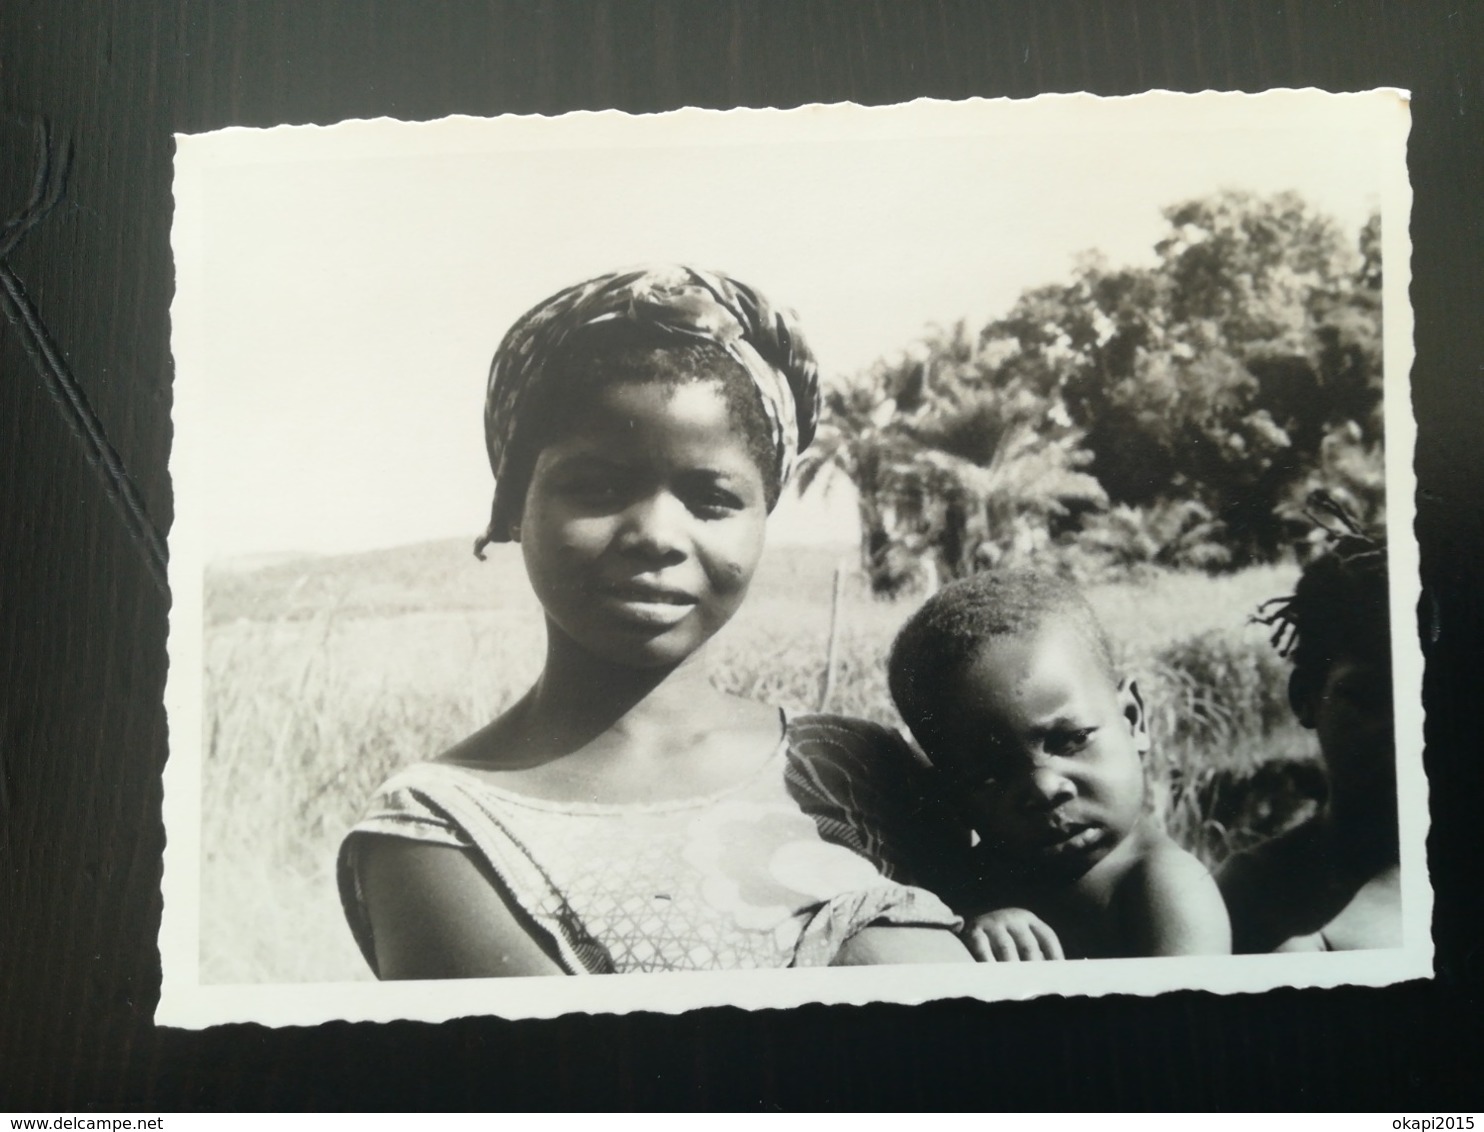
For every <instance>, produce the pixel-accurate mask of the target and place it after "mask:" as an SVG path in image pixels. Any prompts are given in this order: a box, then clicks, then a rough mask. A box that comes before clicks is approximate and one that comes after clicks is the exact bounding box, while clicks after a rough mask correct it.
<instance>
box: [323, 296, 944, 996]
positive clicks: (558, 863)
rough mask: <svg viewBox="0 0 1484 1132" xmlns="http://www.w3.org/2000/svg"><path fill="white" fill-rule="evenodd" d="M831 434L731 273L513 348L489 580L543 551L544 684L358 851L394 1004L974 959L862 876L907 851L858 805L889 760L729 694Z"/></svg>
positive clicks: (359, 833)
mask: <svg viewBox="0 0 1484 1132" xmlns="http://www.w3.org/2000/svg"><path fill="white" fill-rule="evenodd" d="M817 414H818V393H817V382H816V371H815V365H814V360H813V358H812V356H811V355H810V353H809V350H808V348H807V347H806V346H805V345H804V342H803V339H802V338H801V337H800V336H799V333H798V328H797V327H796V326H795V325H794V324H793V321H792V319H791V318H790V317H789V316H787V315H786V314H784V313H783V312H780V311H778V310H776V309H774V308H772V307H771V306H769V304H768V303H767V301H766V300H765V299H764V298H763V297H762V296H761V295H759V294H758V293H757V292H755V291H753V290H751V289H749V288H747V287H745V286H743V285H742V284H740V283H737V282H736V281H735V280H731V279H728V278H727V277H725V276H722V275H718V274H715V273H708V272H701V271H695V270H692V269H689V268H683V267H666V268H657V269H652V270H647V271H631V272H625V273H620V274H614V275H605V276H602V277H599V278H597V279H593V280H590V281H588V282H586V283H583V284H579V285H578V286H575V287H571V288H568V289H567V290H565V291H562V292H561V293H559V294H557V295H555V296H553V297H552V298H550V299H548V300H547V301H545V302H544V303H541V304H540V305H538V306H537V307H536V308H534V309H533V310H532V311H530V312H529V313H528V314H526V315H525V316H524V317H523V318H522V319H521V320H519V321H518V322H517V323H516V325H515V326H514V327H513V328H512V329H511V331H510V333H509V334H508V335H506V337H505V339H504V341H503V342H502V344H501V346H500V349H499V351H498V352H497V353H496V355H495V360H494V363H493V365H492V367H491V372H490V380H489V388H488V398H487V401H486V410H485V431H486V438H487V443H488V448H489V455H490V463H491V466H492V468H493V469H494V472H495V478H496V486H495V499H494V505H493V510H492V513H491V518H490V524H489V528H488V530H487V531H486V533H485V535H484V537H483V538H481V539H480V540H479V542H478V543H477V544H476V546H475V552H476V553H480V552H481V551H482V550H483V549H484V547H485V546H486V545H488V544H489V543H492V542H494V543H498V542H515V543H518V544H519V545H520V552H521V554H522V556H523V557H524V560H525V566H526V572H527V574H528V576H529V578H530V581H531V585H532V587H533V589H534V590H535V593H536V596H537V598H539V600H540V602H541V605H542V606H543V608H544V610H545V617H546V628H547V647H546V657H545V663H544V665H543V668H542V670H541V674H540V676H539V678H538V679H537V680H536V683H535V684H534V685H533V686H532V687H531V689H530V690H529V691H528V692H527V693H526V694H525V695H524V696H523V697H521V699H520V700H519V701H517V702H516V703H515V705H514V706H513V707H511V708H510V709H509V710H508V711H506V712H505V713H504V714H503V715H501V716H500V717H499V718H497V719H495V720H494V721H492V722H491V723H489V724H488V725H487V726H485V727H483V728H481V729H480V730H479V731H477V732H476V733H475V734H473V735H471V736H469V737H468V738H467V739H465V740H464V741H463V742H461V743H459V744H457V745H456V746H455V747H454V748H453V749H452V750H449V751H447V752H445V753H444V754H443V755H441V756H440V757H439V758H437V759H435V760H434V761H432V762H421V763H415V764H413V765H412V766H409V767H407V768H406V769H405V770H403V771H402V772H400V773H398V774H397V775H395V776H394V777H393V778H392V779H391V780H390V781H389V782H387V783H386V784H385V785H384V786H383V787H382V789H381V790H380V791H379V792H378V794H377V795H376V796H375V797H374V798H373V800H372V802H371V805H370V806H369V807H368V810H367V813H366V815H365V817H364V818H363V819H362V820H361V822H360V823H358V824H357V825H356V827H355V828H354V829H353V830H352V831H351V833H350V834H349V835H348V837H347V838H346V840H345V842H344V844H343V846H342V849H341V855H340V888H341V898H342V902H343V904H344V907H345V912H346V916H347V918H348V920H349V922H350V925H351V929H352V932H353V934H354V935H355V937H356V940H357V942H358V943H359V944H360V946H361V949H362V952H363V954H364V955H365V956H366V960H367V962H368V963H369V964H370V965H371V968H372V970H373V971H374V972H376V974H377V975H378V976H379V977H381V978H458V977H466V976H490V975H527V974H557V973H569V974H579V973H600V972H623V971H654V970H681V969H692V970H694V969H720V968H738V967H785V966H800V965H819V964H827V963H863V962H907V961H912V962H916V961H924V962H926V961H939V960H941V961H957V960H962V961H968V960H969V956H968V954H967V952H966V951H965V950H964V949H963V946H962V945H961V944H960V943H959V941H958V939H957V937H956V936H955V935H954V929H955V928H956V927H957V926H958V921H957V919H956V917H955V916H954V915H953V914H952V913H951V912H950V911H949V909H948V908H947V907H946V906H944V905H943V903H942V902H941V901H940V900H938V899H937V898H936V897H935V896H933V895H932V894H930V893H928V892H925V891H922V890H920V889H914V888H909V887H906V886H904V885H901V884H897V883H894V882H893V881H892V880H891V879H889V877H888V876H887V875H884V874H883V872H882V871H880V870H878V868H876V867H875V866H873V865H871V864H870V863H869V862H868V861H867V859H866V857H865V855H864V854H863V853H862V852H861V851H860V848H859V847H860V846H865V845H870V844H876V843H878V842H879V841H880V836H879V834H878V833H877V832H876V829H875V823H876V821H877V818H876V817H875V815H873V814H872V813H870V812H867V810H866V809H865V808H864V807H863V805H862V804H861V801H860V799H861V798H862V797H864V795H859V796H858V795H856V794H854V793H852V792H851V791H849V790H845V789H836V788H834V787H833V786H832V785H831V784H835V785H838V778H839V775H838V764H845V763H849V762H850V761H851V760H858V759H863V758H869V757H870V754H871V752H872V751H873V750H874V749H876V748H877V747H878V746H879V744H880V743H881V742H883V741H884V740H885V739H886V738H888V736H887V733H886V732H885V731H884V730H882V729H875V730H872V729H871V728H870V727H869V726H868V725H864V724H857V723H854V722H853V721H849V720H826V719H807V718H806V719H802V720H787V719H784V718H783V716H782V713H781V712H780V711H779V709H777V708H776V707H769V706H766V705H763V704H758V703H753V702H751V701H748V700H743V699H740V698H738V697H735V696H731V695H726V694H724V693H722V692H720V691H718V690H717V689H715V688H714V687H713V686H712V685H711V683H710V681H709V679H708V677H707V671H706V665H705V663H704V657H705V650H706V646H707V644H708V643H709V642H710V640H711V638H712V637H713V636H714V635H715V633H716V632H717V631H718V630H719V629H720V628H721V627H722V626H723V625H725V624H726V623H727V621H728V620H729V619H730V618H731V616H732V615H733V613H735V612H736V610H737V608H738V606H739V605H740V604H741V602H742V600H743V599H744V598H745V596H746V594H747V589H748V584H749V582H750V581H751V579H752V575H753V571H754V569H755V568H756V566H757V563H758V559H759V556H760V555H761V553H762V549H763V533H764V526H765V521H766V519H767V515H768V513H769V511H771V510H772V507H773V505H774V503H776V502H777V500H778V497H779V493H780V492H781V490H782V488H783V485H784V483H785V482H786V481H787V478H788V474H789V469H790V468H791V466H792V464H793V461H794V459H795V456H796V454H797V453H798V452H799V451H800V450H801V449H802V448H803V447H804V446H805V445H806V444H807V443H808V442H809V438H810V436H811V434H812V433H813V430H814V424H815V420H816V417H817Z"/></svg>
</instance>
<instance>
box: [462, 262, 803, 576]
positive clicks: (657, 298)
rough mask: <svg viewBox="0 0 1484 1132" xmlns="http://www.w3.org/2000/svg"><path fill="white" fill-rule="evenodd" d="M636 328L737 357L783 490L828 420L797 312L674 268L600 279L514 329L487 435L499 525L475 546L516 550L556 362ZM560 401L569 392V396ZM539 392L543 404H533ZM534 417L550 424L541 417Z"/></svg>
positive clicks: (496, 378)
mask: <svg viewBox="0 0 1484 1132" xmlns="http://www.w3.org/2000/svg"><path fill="white" fill-rule="evenodd" d="M614 322H627V323H632V324H635V325H637V326H641V327H644V328H646V329H651V330H653V331H655V332H657V334H658V335H659V336H660V337H673V338H674V339H675V341H676V344H677V345H678V344H683V343H686V342H710V343H714V344H715V345H717V346H720V347H721V348H722V349H724V350H725V351H726V352H727V354H729V355H730V356H731V357H732V358H734V359H735V360H736V361H737V362H738V363H739V364H740V365H741V366H742V368H743V369H744V370H746V371H747V374H748V376H749V377H751V378H752V381H753V384H754V385H755V386H756V387H757V391H758V394H759V400H760V401H761V402H762V407H763V412H764V414H765V415H766V417H767V420H768V424H769V426H770V428H771V429H772V433H773V451H774V456H775V458H776V460H777V465H776V470H777V473H778V482H779V485H780V486H781V485H783V484H784V483H787V482H788V478H789V475H790V474H791V473H792V471H793V467H794V461H795V458H796V457H797V455H798V453H800V452H802V451H803V450H804V449H805V448H806V447H808V445H809V442H810V441H811V440H813V439H814V429H815V426H816V424H817V423H818V421H819V370H818V367H817V366H816V365H815V362H814V355H813V354H812V353H810V351H809V347H808V345H807V344H806V343H805V342H804V339H803V337H802V336H801V335H800V333H799V330H798V326H797V325H796V323H795V321H794V318H793V315H792V313H791V312H788V311H784V310H781V309H779V308H776V307H773V306H772V305H770V304H769V303H768V301H767V299H765V298H763V296H762V295H760V294H758V292H756V291H754V290H753V289H752V288H750V287H747V286H745V285H744V284H742V283H738V282H737V281H736V280H735V279H729V278H728V277H727V276H725V275H722V274H721V273H720V272H714V271H698V270H696V269H695V268H691V267H681V266H664V267H651V268H641V269H635V270H632V271H623V272H615V273H613V274H609V275H600V276H599V277H598V278H596V279H590V280H588V281H587V282H586V283H579V284H577V285H576V286H574V287H568V288H567V289H566V290H565V291H561V292H559V293H557V294H555V295H553V296H552V297H551V298H549V299H547V300H546V301H545V302H543V303H540V304H538V305H537V306H535V307H534V308H532V309H531V310H529V311H527V312H526V313H525V314H524V315H523V316H522V317H521V318H520V319H519V320H518V321H517V322H516V323H515V325H514V326H512V327H511V328H510V332H509V333H508V334H506V335H505V339H504V341H502V342H501V343H500V348H499V349H498V350H497V351H496V352H495V359H494V361H493V362H492V363H491V365H490V374H489V385H488V390H487V393H486V395H485V402H484V436H485V444H486V446H487V447H488V449H489V457H490V468H491V469H492V470H493V471H494V473H495V501H494V505H493V507H492V508H491V511H490V524H489V527H488V528H487V529H486V530H485V533H484V535H483V536H482V537H481V538H480V539H479V540H478V541H477V542H475V544H474V553H475V554H477V555H479V556H480V557H483V551H484V548H485V546H487V545H488V544H489V543H492V542H509V541H510V539H511V525H512V523H513V522H514V521H515V520H516V519H517V518H518V517H519V515H520V511H521V507H522V506H523V505H524V503H525V499H524V493H525V490H526V486H527V484H528V482H529V479H530V471H531V468H530V467H529V466H525V465H529V464H531V463H532V462H533V461H534V460H535V456H536V453H535V452H533V451H530V448H531V446H530V445H529V444H523V443H521V438H522V436H524V435H527V434H529V432H530V430H531V429H532V428H533V427H534V425H535V422H533V421H531V420H529V419H527V418H528V417H530V416H531V415H533V414H532V413H531V412H530V411H529V410H530V409H531V408H532V406H534V405H535V404H537V403H539V404H541V405H549V406H560V405H561V404H562V403H563V400H564V399H563V398H561V397H560V396H557V397H552V396H550V394H551V393H552V392H553V390H551V389H549V388H545V386H546V385H547V384H548V383H549V382H552V381H560V380H562V379H563V378H564V376H565V375H566V369H565V367H563V366H560V365H557V366H553V365H551V364H550V363H551V362H552V360H553V359H554V358H555V357H557V356H558V354H559V353H560V352H561V350H562V348H563V347H564V346H566V345H567V344H568V343H569V342H571V341H572V339H573V338H574V337H576V336H578V335H579V333H580V332H581V331H583V330H585V329H587V328H589V327H597V326H602V325H605V324H611V323H614ZM556 392H560V391H559V390H558V391H556ZM536 393H539V394H540V396H533V394H536ZM534 415H538V416H539V415H541V414H540V413H539V412H537V413H535V414H534Z"/></svg>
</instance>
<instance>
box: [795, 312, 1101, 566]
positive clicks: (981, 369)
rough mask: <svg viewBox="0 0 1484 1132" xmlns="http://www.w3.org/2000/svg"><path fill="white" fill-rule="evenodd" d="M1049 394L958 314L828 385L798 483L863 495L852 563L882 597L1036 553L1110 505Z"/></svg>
mask: <svg viewBox="0 0 1484 1132" xmlns="http://www.w3.org/2000/svg"><path fill="white" fill-rule="evenodd" d="M1090 459H1091V457H1090V455H1089V454H1088V453H1087V452H1086V451H1085V450H1084V449H1083V448H1082V447H1081V433H1080V432H1078V431H1077V430H1076V429H1074V428H1073V427H1072V425H1071V423H1070V421H1069V420H1068V419H1067V417H1066V414H1065V412H1064V410H1063V409H1062V406H1061V404H1060V401H1059V400H1056V399H1055V398H1054V397H1048V396H1046V395H1044V394H1041V393H1038V392H1037V391H1035V390H1034V389H1032V388H1031V387H1030V386H1029V385H1028V384H1026V383H1025V382H1023V381H1021V380H1019V379H1017V378H1014V377H1007V376H1006V375H1005V374H1004V373H1003V372H1002V371H1000V370H998V369H997V368H996V367H995V366H994V365H993V363H992V361H991V360H990V359H989V358H988V357H987V356H986V354H985V353H984V352H983V350H982V349H981V347H980V346H979V345H978V344H976V343H975V341H974V340H973V339H971V338H970V337H969V335H968V334H967V332H966V330H965V327H964V325H963V323H962V322H960V323H959V324H957V325H956V326H955V327H953V329H952V330H950V331H947V332H943V331H938V332H936V333H934V334H932V335H930V336H929V337H928V338H927V339H926V340H925V341H924V342H923V343H922V344H921V348H920V349H919V350H918V351H916V354H915V355H914V356H909V357H906V358H902V359H899V360H897V361H895V362H891V363H878V364H877V365H875V366H873V367H871V368H870V369H869V370H866V371H865V372H863V373H860V374H857V375H855V376H853V377H851V378H847V379H845V380H844V381H842V382H839V383H837V384H835V385H833V386H832V387H830V388H828V389H827V390H826V392H825V397H824V411H823V414H822V421H821V425H820V430H819V435H818V438H817V439H816V441H815V445H814V447H813V448H812V449H811V450H810V452H809V453H807V454H806V456H805V458H804V460H803V461H802V463H801V466H800V470H799V472H800V489H801V490H808V489H809V487H810V486H811V485H812V484H813V483H814V482H815V481H816V480H817V479H818V478H819V477H820V475H821V474H822V473H824V472H825V471H826V470H832V471H835V472H838V473H841V474H844V475H845V476H847V477H848V478H849V479H850V480H851V482H852V483H854V485H855V487H856V491H857V493H858V496H859V500H860V517H861V564H862V566H863V567H864V568H865V570H866V572H867V575H868V577H869V578H870V579H871V586H872V589H873V590H874V591H875V592H876V593H878V594H885V595H891V594H896V593H899V592H901V591H902V590H904V589H906V588H908V587H909V586H911V585H914V584H919V585H920V584H922V583H923V582H927V583H928V584H929V585H932V584H934V583H935V582H936V580H937V579H938V578H959V577H964V576H966V575H968V574H972V573H973V572H974V571H975V570H978V569H982V568H984V567H985V566H990V565H996V564H999V563H1002V562H1010V561H1017V560H1023V559H1027V558H1031V557H1034V556H1036V555H1037V554H1039V553H1042V552H1044V551H1045V550H1046V549H1047V548H1048V547H1049V545H1050V544H1051V542H1052V541H1053V539H1054V537H1055V536H1056V534H1057V533H1058V531H1059V530H1060V529H1062V528H1064V527H1068V526H1070V525H1072V524H1073V523H1074V522H1075V520H1076V519H1077V518H1078V517H1079V516H1080V515H1081V514H1083V513H1085V512H1087V511H1089V510H1093V509H1097V508H1101V507H1103V506H1105V505H1106V502H1107V500H1106V497H1105V495H1104V493H1103V490H1102V488H1101V487H1100V486H1099V484H1098V482H1097V480H1096V479H1094V478H1093V477H1092V476H1090V475H1088V474H1087V473H1085V472H1083V471H1081V470H1080V469H1081V468H1082V467H1084V466H1085V465H1086V464H1087V463H1088V462H1089V460H1090Z"/></svg>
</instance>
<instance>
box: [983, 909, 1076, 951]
mask: <svg viewBox="0 0 1484 1132" xmlns="http://www.w3.org/2000/svg"><path fill="white" fill-rule="evenodd" d="M964 942H965V943H966V944H968V947H969V953H970V954H971V955H973V956H974V958H975V959H977V960H979V962H981V963H1017V962H1020V961H1021V960H1027V961H1032V960H1036V959H1064V958H1066V956H1065V955H1064V954H1063V952H1062V947H1061V940H1059V939H1057V938H1056V933H1055V932H1054V931H1052V930H1051V928H1050V927H1048V926H1047V924H1046V922H1045V921H1044V920H1042V919H1041V917H1039V916H1037V915H1036V914H1035V913H1033V912H1027V911H1026V910H1025V909H1024V908H997V909H995V910H994V911H993V912H985V913H983V914H982V915H978V916H975V917H973V918H972V919H970V920H969V922H968V926H967V927H966V928H965V929H964Z"/></svg>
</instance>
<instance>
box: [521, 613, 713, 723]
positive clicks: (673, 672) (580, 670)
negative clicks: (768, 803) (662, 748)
mask: <svg viewBox="0 0 1484 1132" xmlns="http://www.w3.org/2000/svg"><path fill="white" fill-rule="evenodd" d="M704 653H705V647H704V646H703V647H702V648H700V649H697V650H696V651H695V652H693V653H692V654H691V655H690V656H688V657H686V658H685V660H683V661H681V662H680V663H679V664H677V665H673V666H668V667H660V668H634V667H631V666H629V665H620V664H613V663H611V662H609V661H606V660H603V659H602V658H600V657H597V656H594V655H593V654H592V653H590V652H588V651H587V650H586V649H583V648H581V647H580V646H578V645H577V644H575V643H574V642H573V641H572V640H571V638H570V637H568V636H567V635H566V634H565V633H563V632H562V631H561V630H560V629H558V628H557V627H556V626H554V625H548V627H547V645H546V663H545V665H544V666H543V667H542V670H541V675H540V677H539V678H538V679H537V680H536V683H535V686H534V687H532V689H531V690H530V692H528V693H527V694H526V697H525V699H524V701H523V702H522V704H521V706H520V711H521V713H522V717H523V718H522V724H523V729H524V730H526V731H527V733H528V734H530V735H532V736H533V737H535V736H539V738H540V742H541V745H542V746H549V747H550V748H552V749H556V750H560V751H565V752H570V751H574V750H577V749H578V748H580V747H584V746H586V745H588V744H589V743H591V742H592V741H593V740H594V739H596V738H598V737H599V736H601V735H603V734H605V733H611V734H613V735H614V737H615V738H639V737H642V736H644V735H646V734H651V733H659V732H673V731H674V730H675V728H676V727H677V726H679V727H693V726H695V724H696V721H697V720H705V719H714V717H715V702H716V701H719V700H723V699H725V698H726V697H724V696H723V694H722V693H720V692H718V691H716V689H715V688H713V687H712V686H711V683H710V681H709V679H708V678H707V675H706V670H705V663H704Z"/></svg>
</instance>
